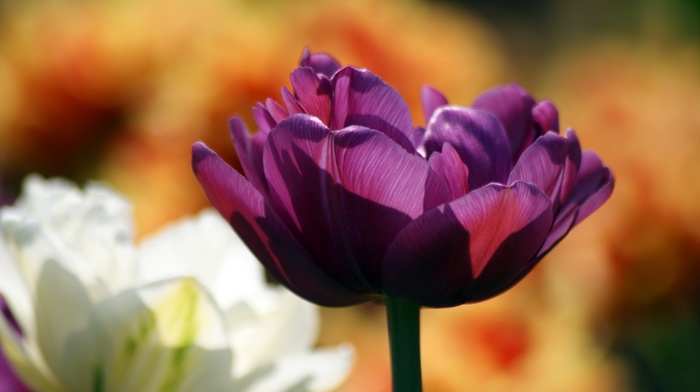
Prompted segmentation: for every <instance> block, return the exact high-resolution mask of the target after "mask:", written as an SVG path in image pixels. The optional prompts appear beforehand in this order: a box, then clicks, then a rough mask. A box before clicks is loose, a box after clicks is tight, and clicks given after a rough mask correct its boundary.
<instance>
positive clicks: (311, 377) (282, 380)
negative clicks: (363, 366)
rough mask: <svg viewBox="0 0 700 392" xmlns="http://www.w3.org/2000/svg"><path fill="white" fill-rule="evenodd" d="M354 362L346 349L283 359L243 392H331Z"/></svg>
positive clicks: (350, 352) (326, 350)
mask: <svg viewBox="0 0 700 392" xmlns="http://www.w3.org/2000/svg"><path fill="white" fill-rule="evenodd" d="M353 360H354V353H353V350H352V348H350V347H349V346H347V345H343V346H340V347H338V348H335V349H324V350H316V351H314V352H313V353H310V354H298V355H290V356H286V357H283V358H281V359H280V360H278V361H276V362H275V363H274V365H273V366H272V368H271V369H269V370H268V371H267V372H265V373H264V374H262V375H261V377H259V378H258V379H257V380H254V381H253V382H252V385H251V386H250V388H248V389H246V392H269V391H291V390H294V391H314V392H316V391H330V390H333V389H335V388H337V387H338V386H340V384H341V383H342V382H343V381H344V380H345V378H346V377H347V375H348V373H349V372H350V368H351V366H352V363H353Z"/></svg>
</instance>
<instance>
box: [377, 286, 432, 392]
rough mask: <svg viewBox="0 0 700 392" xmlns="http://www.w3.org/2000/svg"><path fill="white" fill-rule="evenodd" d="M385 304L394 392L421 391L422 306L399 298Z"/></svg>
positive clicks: (390, 298) (391, 299) (387, 298)
mask: <svg viewBox="0 0 700 392" xmlns="http://www.w3.org/2000/svg"><path fill="white" fill-rule="evenodd" d="M385 301H386V316H387V323H388V325H389V347H390V349H391V378H392V383H393V391H394V392H421V391H422V390H423V386H422V382H421V370H420V306H419V305H417V304H414V303H413V302H410V301H406V300H403V299H400V298H392V297H386V299H385Z"/></svg>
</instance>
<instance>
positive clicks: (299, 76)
mask: <svg viewBox="0 0 700 392" xmlns="http://www.w3.org/2000/svg"><path fill="white" fill-rule="evenodd" d="M291 80H292V87H294V93H296V96H297V98H298V99H299V102H301V104H302V105H303V107H304V109H306V113H308V114H310V115H312V116H316V117H318V118H319V119H320V120H321V121H322V122H323V123H324V124H326V125H327V126H328V125H330V118H331V94H332V92H333V88H332V86H331V82H330V80H328V79H327V78H325V77H321V78H319V77H318V76H317V75H316V73H315V72H314V70H312V69H311V68H308V67H302V68H297V69H296V70H294V72H292V75H291Z"/></svg>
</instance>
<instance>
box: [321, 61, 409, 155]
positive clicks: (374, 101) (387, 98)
mask: <svg viewBox="0 0 700 392" xmlns="http://www.w3.org/2000/svg"><path fill="white" fill-rule="evenodd" d="M332 83H333V87H334V92H333V114H332V117H331V129H342V128H346V127H349V126H351V125H359V126H362V127H366V128H369V129H374V130H377V131H379V132H382V133H384V134H385V135H387V136H389V138H391V139H392V140H394V141H395V142H396V143H398V144H399V145H401V146H402V147H404V148H405V149H406V150H407V151H410V152H413V151H415V148H414V147H413V144H412V143H411V138H412V137H413V122H412V120H411V114H410V112H409V110H408V105H406V101H404V99H403V98H402V97H401V95H400V94H399V93H398V92H397V91H396V90H394V89H393V88H392V87H391V86H389V85H387V84H386V83H384V82H383V81H382V80H381V79H380V78H379V77H378V76H376V75H374V74H373V73H371V72H369V71H367V70H358V69H355V68H351V67H345V68H343V69H341V70H340V71H338V72H337V73H336V74H335V75H334V76H333V80H332Z"/></svg>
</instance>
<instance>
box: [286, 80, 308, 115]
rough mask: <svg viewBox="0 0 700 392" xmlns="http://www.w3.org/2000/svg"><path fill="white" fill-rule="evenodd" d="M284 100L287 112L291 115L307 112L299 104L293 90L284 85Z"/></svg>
mask: <svg viewBox="0 0 700 392" xmlns="http://www.w3.org/2000/svg"><path fill="white" fill-rule="evenodd" d="M281 94H282V101H283V102H284V105H285V106H286V107H287V113H289V115H290V116H291V115H292V114H299V113H305V111H304V109H303V108H302V107H301V105H299V102H298V101H297V99H296V98H295V97H294V94H292V92H291V91H289V89H288V88H287V87H282V90H281Z"/></svg>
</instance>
